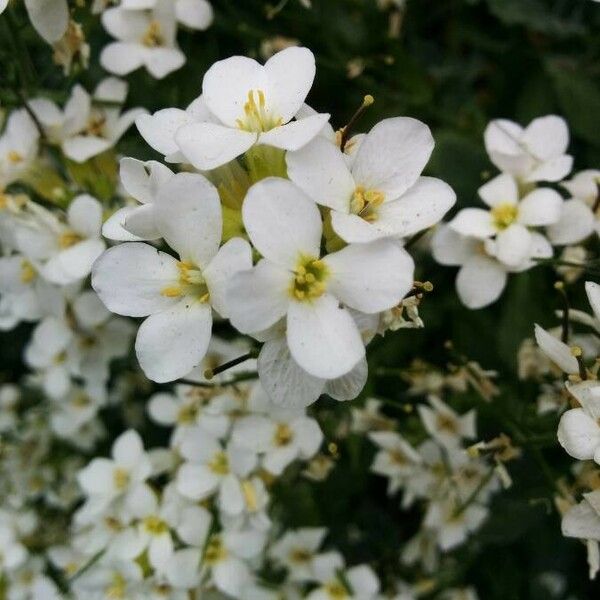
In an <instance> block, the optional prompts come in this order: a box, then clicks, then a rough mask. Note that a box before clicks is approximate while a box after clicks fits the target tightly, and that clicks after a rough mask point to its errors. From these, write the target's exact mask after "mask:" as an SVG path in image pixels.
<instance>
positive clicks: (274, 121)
mask: <svg viewBox="0 0 600 600" xmlns="http://www.w3.org/2000/svg"><path fill="white" fill-rule="evenodd" d="M236 124H237V126H238V127H239V128H240V129H242V130H243V131H253V132H256V133H260V132H262V131H270V130H271V129H273V128H275V127H279V126H280V125H282V124H283V119H282V118H281V117H277V116H276V115H273V114H272V113H271V111H270V110H269V109H268V108H267V105H266V99H265V93H264V92H263V91H262V90H250V91H249V92H248V100H246V103H245V104H244V116H243V117H242V118H241V119H236Z"/></svg>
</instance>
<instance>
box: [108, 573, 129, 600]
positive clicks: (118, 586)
mask: <svg viewBox="0 0 600 600" xmlns="http://www.w3.org/2000/svg"><path fill="white" fill-rule="evenodd" d="M126 589H127V582H126V581H125V578H124V577H123V575H121V574H120V573H115V574H114V575H113V578H112V582H111V584H110V585H109V586H108V587H107V588H106V590H105V592H106V597H107V598H109V599H113V600H116V599H117V598H125V591H126Z"/></svg>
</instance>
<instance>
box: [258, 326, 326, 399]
mask: <svg viewBox="0 0 600 600" xmlns="http://www.w3.org/2000/svg"><path fill="white" fill-rule="evenodd" d="M258 374H259V376H260V382H261V384H262V386H263V387H264V388H265V391H266V392H267V394H268V395H269V399H270V400H271V401H272V402H273V403H274V404H277V405H279V406H286V407H292V408H304V407H305V406H308V405H309V404H312V403H313V402H314V401H315V400H317V398H318V397H319V396H320V395H321V394H322V393H323V387H324V385H325V382H324V380H323V379H320V378H318V377H314V376H312V375H309V374H308V373H307V372H306V371H305V370H304V369H302V368H300V366H299V365H298V364H297V363H296V361H295V360H294V359H293V358H292V355H291V354H290V351H289V348H288V345H287V341H286V339H285V337H277V338H275V339H273V340H269V341H267V342H266V343H265V344H264V345H263V347H262V348H261V351H260V354H259V356H258Z"/></svg>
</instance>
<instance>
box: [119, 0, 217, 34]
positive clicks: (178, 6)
mask: <svg viewBox="0 0 600 600" xmlns="http://www.w3.org/2000/svg"><path fill="white" fill-rule="evenodd" d="M158 4H159V0H122V2H121V4H120V6H121V8H123V9H126V10H150V9H152V8H155V7H156V6H157V5H158ZM173 4H174V5H175V16H176V17H177V21H179V23H181V24H182V25H185V26H186V27H189V28H190V29H206V28H208V27H209V26H210V24H211V23H212V20H213V10H212V6H211V5H210V3H209V2H207V0H174V2H173Z"/></svg>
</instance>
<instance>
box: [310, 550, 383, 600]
mask: <svg viewBox="0 0 600 600" xmlns="http://www.w3.org/2000/svg"><path fill="white" fill-rule="evenodd" d="M313 570H314V578H315V580H316V581H318V582H319V583H320V587H318V588H317V589H315V590H313V591H312V592H310V593H309V594H308V595H307V596H306V600H376V598H378V594H379V580H378V579H377V575H375V573H374V572H373V570H372V569H371V567H369V566H367V565H359V566H356V567H351V568H350V569H344V562H343V560H342V557H341V556H340V555H339V554H337V553H336V552H328V553H326V554H321V555H319V556H317V557H316V558H315V559H314V561H313Z"/></svg>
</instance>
